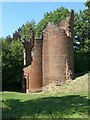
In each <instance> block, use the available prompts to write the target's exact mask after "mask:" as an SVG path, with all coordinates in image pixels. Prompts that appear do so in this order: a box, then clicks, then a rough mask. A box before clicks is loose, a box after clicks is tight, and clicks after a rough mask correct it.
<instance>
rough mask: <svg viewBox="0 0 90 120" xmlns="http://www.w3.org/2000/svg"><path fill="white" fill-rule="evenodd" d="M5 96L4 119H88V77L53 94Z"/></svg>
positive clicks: (76, 80)
mask: <svg viewBox="0 0 90 120" xmlns="http://www.w3.org/2000/svg"><path fill="white" fill-rule="evenodd" d="M1 94H2V110H3V114H2V117H3V119H4V118H9V119H10V118H20V119H21V118H24V119H25V118H88V99H89V98H88V74H85V75H83V76H81V77H77V78H76V79H75V80H73V81H72V82H70V83H67V84H65V85H63V86H60V87H58V88H56V89H53V90H52V91H45V92H41V93H30V94H25V93H19V92H8V91H4V92H2V93H1Z"/></svg>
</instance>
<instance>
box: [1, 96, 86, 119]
mask: <svg viewBox="0 0 90 120" xmlns="http://www.w3.org/2000/svg"><path fill="white" fill-rule="evenodd" d="M3 102H4V103H5V105H6V106H8V107H7V108H3V114H2V116H3V118H22V117H25V118H27V117H28V118H65V117H66V118H69V117H70V116H72V115H76V118H78V116H77V114H79V115H80V116H82V118H83V117H84V118H85V116H83V115H84V114H86V115H87V116H88V99H87V98H86V97H85V96H83V97H82V96H79V95H69V96H62V97H45V98H39V99H35V100H28V101H24V102H23V101H22V99H9V100H5V101H3ZM74 117H75V116H74Z"/></svg>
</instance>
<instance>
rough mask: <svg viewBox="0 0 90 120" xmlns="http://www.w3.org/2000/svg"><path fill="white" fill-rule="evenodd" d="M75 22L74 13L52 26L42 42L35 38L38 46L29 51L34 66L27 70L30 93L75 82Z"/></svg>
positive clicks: (35, 43)
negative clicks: (52, 84) (52, 85)
mask: <svg viewBox="0 0 90 120" xmlns="http://www.w3.org/2000/svg"><path fill="white" fill-rule="evenodd" d="M73 23H74V13H73V11H72V12H71V13H70V17H68V18H67V19H66V20H63V21H61V22H60V23H58V24H54V23H48V26H47V28H46V29H45V30H44V31H43V32H42V38H41V39H35V40H34V36H33V38H32V40H31V41H34V45H33V47H31V46H32V45H31V43H30V44H29V46H30V47H29V48H28V49H29V53H28V52H27V56H28V54H29V61H30V63H31V64H29V65H28V66H27V67H26V68H24V77H25V76H26V81H28V82H26V89H28V90H27V91H28V92H31V91H41V90H42V87H43V88H44V87H45V86H48V85H50V84H51V83H54V85H55V86H57V85H62V84H64V83H65V82H66V81H68V80H72V79H73V75H74V71H73V70H74V68H73ZM24 48H25V47H24ZM30 48H31V49H30ZM31 58H32V61H31ZM26 61H27V60H26Z"/></svg>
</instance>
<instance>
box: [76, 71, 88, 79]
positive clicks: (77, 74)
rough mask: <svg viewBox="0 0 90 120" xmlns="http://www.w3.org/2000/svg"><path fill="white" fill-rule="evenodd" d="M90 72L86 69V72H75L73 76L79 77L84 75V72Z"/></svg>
mask: <svg viewBox="0 0 90 120" xmlns="http://www.w3.org/2000/svg"><path fill="white" fill-rule="evenodd" d="M89 73H90V71H86V72H82V73H75V78H76V77H81V76H83V75H85V74H89ZM75 78H74V79H75Z"/></svg>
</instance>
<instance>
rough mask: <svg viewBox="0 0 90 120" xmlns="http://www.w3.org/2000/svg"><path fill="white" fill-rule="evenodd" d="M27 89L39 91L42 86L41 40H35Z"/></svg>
mask: <svg viewBox="0 0 90 120" xmlns="http://www.w3.org/2000/svg"><path fill="white" fill-rule="evenodd" d="M30 69H31V70H30V73H29V74H30V75H29V81H30V82H29V89H30V90H29V91H41V88H42V40H41V39H39V40H35V43H34V47H33V52H32V64H31V66H30Z"/></svg>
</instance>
